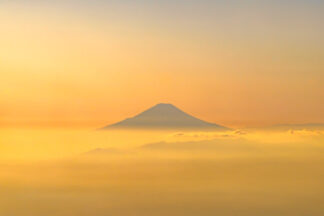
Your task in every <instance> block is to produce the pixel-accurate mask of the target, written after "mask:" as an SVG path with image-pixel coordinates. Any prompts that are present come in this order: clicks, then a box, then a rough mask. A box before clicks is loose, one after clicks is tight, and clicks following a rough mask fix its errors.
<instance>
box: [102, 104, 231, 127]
mask: <svg viewBox="0 0 324 216" xmlns="http://www.w3.org/2000/svg"><path fill="white" fill-rule="evenodd" d="M114 128H116V129H195V130H226V129H227V128H225V127H222V126H220V125H217V124H213V123H209V122H205V121H203V120H200V119H198V118H195V117H193V116H191V115H189V114H187V113H185V112H183V111H182V110H180V109H178V108H177V107H175V106H174V105H172V104H165V103H160V104H157V105H155V106H153V107H151V108H150V109H148V110H146V111H144V112H142V113H140V114H138V115H136V116H134V117H133V118H128V119H125V120H123V121H120V122H117V123H115V124H112V125H108V126H106V127H104V128H103V129H114Z"/></svg>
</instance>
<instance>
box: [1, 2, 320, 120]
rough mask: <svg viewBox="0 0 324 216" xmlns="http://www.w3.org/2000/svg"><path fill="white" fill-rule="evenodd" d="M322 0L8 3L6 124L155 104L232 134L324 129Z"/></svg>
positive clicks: (104, 115) (110, 114)
mask: <svg viewBox="0 0 324 216" xmlns="http://www.w3.org/2000/svg"><path fill="white" fill-rule="evenodd" d="M323 8H324V7H323V4H322V3H321V2H320V1H315V0H313V1H302V0H298V1H288V0H286V1H281V2H280V3H279V2H277V1H264V2H263V3H257V2H254V1H246V2H245V3H244V4H243V3H237V2H236V3H235V2H233V1H214V2H213V1H207V0H204V1H180V0H179V1H151V2H147V1H143V0H142V1H127V0H123V1H96V3H94V2H92V1H88V0H82V1H75V0H68V1H55V3H54V2H50V1H32V2H30V1H24V0H20V1H14V2H13V1H12V2H11V1H10V2H7V3H0V26H1V28H0V72H1V81H0V125H20V124H30V125H33V124H36V125H37V124H45V125H61V124H70V125H78V124H88V125H93V126H102V125H105V124H109V123H113V122H115V121H119V120H121V119H124V118H126V117H129V116H133V115H135V114H137V113H138V112H141V111H143V110H144V109H147V108H149V107H150V106H153V105H154V104H156V103H160V102H167V103H173V104H174V105H176V106H178V107H179V108H181V109H183V110H184V111H186V112H188V113H190V114H192V115H195V116H197V117H199V118H202V119H204V120H208V121H211V122H215V123H220V124H224V125H229V126H231V125H233V126H235V125H268V124H277V123H310V122H319V123H323V122H324V112H323V110H324V85H323V83H324V72H323V71H324V64H323V57H324V39H323V38H324V34H323V33H324V30H323V29H324V28H323V27H324V26H323V22H322V20H323V18H324V17H323V14H322V11H323Z"/></svg>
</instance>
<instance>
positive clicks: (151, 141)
mask: <svg viewBox="0 0 324 216" xmlns="http://www.w3.org/2000/svg"><path fill="white" fill-rule="evenodd" d="M39 133H40V134H39V135H37V134H38V133H35V132H32V134H31V135H30V134H29V133H24V135H25V136H24V139H21V140H20V141H21V142H22V143H21V144H19V142H17V143H16V146H23V144H24V143H23V141H25V142H26V140H27V141H28V142H27V143H25V146H28V145H29V146H34V147H35V146H37V147H39V149H37V148H36V149H28V151H29V152H31V153H33V152H34V154H35V155H42V154H45V155H48V154H50V152H51V150H52V149H54V147H55V146H56V147H57V148H58V150H57V151H56V152H55V151H53V152H54V153H57V154H58V155H59V153H61V154H62V155H64V157H61V158H47V159H43V158H40V157H34V158H23V159H10V160H1V161H0V187H1V196H0V215H6V216H11V215H12V216H15V215H22V216H43V215H51V216H52V215H53V216H73V215H78V216H92V215H97V216H106V215H116V216H119V215H120V216H125V215H130V216H132V215H134V216H135V215H141V216H146V215H147V216H165V215H170V216H173V215H174V216H181V215H183V216H191V215H192V216H194V215H204V216H208V215H210V216H214V215H220V216H259V215H265V216H273V215H279V216H296V215H300V216H309V215H312V216H321V215H323V214H324V208H323V205H322V203H323V202H324V185H323V182H324V174H323V173H324V157H323V153H324V151H323V150H324V142H323V140H324V136H323V131H320V130H289V131H280V132H269V131H253V132H252V131H241V130H237V131H229V132H215V133H214V132H176V133H154V134H151V133H148V132H145V133H144V132H143V134H138V133H134V134H132V133H122V132H121V133H120V134H119V135H116V134H109V133H97V132H91V133H83V132H82V133H81V132H80V131H78V132H76V131H73V132H67V131H65V132H55V133H54V132H53V133H52V132H46V133H47V134H46V136H44V135H42V134H41V133H42V132H39ZM36 135H37V136H36ZM36 137H38V139H35V138H36ZM49 138H53V139H51V140H49V141H48V142H47V141H46V139H49ZM4 140H5V141H10V139H9V138H8V137H7V138H6V139H4ZM17 140H18V139H17V138H15V139H14V141H17ZM18 141H19V140H18ZM31 141H34V142H36V143H33V142H31ZM37 142H39V143H37ZM11 143H13V142H11ZM7 144H8V143H7ZM42 145H44V146H42ZM46 145H47V146H46ZM51 145H53V146H51ZM68 146H73V148H71V147H70V148H69V147H68ZM78 146H79V147H78ZM2 147H5V144H2ZM5 150H7V151H8V148H7V149H5ZM20 150H21V149H18V150H17V151H18V152H19V151H20ZM11 151H12V152H11V153H12V155H14V153H15V152H14V149H13V148H12V149H11ZM63 153H64V154H63Z"/></svg>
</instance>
